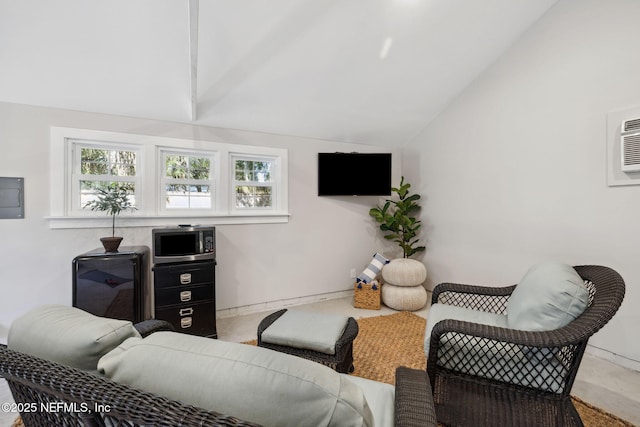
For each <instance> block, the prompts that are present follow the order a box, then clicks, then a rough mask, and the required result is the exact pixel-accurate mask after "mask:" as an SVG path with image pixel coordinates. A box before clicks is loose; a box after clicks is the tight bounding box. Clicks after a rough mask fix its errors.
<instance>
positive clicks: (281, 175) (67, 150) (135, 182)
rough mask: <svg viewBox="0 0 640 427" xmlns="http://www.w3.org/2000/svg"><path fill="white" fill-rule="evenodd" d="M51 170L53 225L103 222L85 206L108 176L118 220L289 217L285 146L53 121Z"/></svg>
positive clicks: (131, 222) (236, 220) (143, 222)
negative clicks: (124, 209)
mask: <svg viewBox="0 0 640 427" xmlns="http://www.w3.org/2000/svg"><path fill="white" fill-rule="evenodd" d="M50 170H51V187H50V193H51V199H50V204H51V216H50V217H49V224H50V226H51V227H52V228H89V227H99V226H103V222H104V221H105V218H104V217H105V216H103V215H98V214H97V213H96V212H92V211H91V210H90V209H83V206H84V205H86V203H87V202H89V201H91V200H93V199H95V197H96V194H97V193H98V190H100V189H104V188H106V187H107V186H109V185H113V184H116V185H119V186H121V187H125V188H126V189H127V190H128V192H129V194H130V200H131V202H132V203H133V204H134V206H135V207H136V208H137V210H136V211H135V213H130V212H128V213H126V214H124V215H122V218H121V219H119V221H118V222H119V224H120V225H121V226H124V227H126V226H167V225H177V224H185V223H192V224H195V223H199V224H206V223H210V224H241V223H278V222H287V221H288V216H289V214H288V212H287V209H288V208H287V206H288V195H287V188H288V187H287V183H288V178H287V150H285V149H280V148H272V147H258V146H248V145H240V144H228V143H220V142H210V141H192V140H185V139H176V138H166V137H157V136H148V135H132V134H124V133H115V132H103V131H93V130H86V129H71V128H57V127H52V128H51V162H50Z"/></svg>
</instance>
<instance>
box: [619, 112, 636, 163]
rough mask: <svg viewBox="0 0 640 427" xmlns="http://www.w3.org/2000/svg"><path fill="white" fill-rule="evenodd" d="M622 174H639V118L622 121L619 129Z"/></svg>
mask: <svg viewBox="0 0 640 427" xmlns="http://www.w3.org/2000/svg"><path fill="white" fill-rule="evenodd" d="M620 130H621V132H620V160H621V170H622V172H640V118H638V119H631V120H624V121H623V122H622V126H621V128H620Z"/></svg>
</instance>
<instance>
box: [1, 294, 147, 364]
mask: <svg viewBox="0 0 640 427" xmlns="http://www.w3.org/2000/svg"><path fill="white" fill-rule="evenodd" d="M130 337H140V334H139V333H138V331H136V329H135V328H134V327H133V324H132V323H131V322H129V321H127V320H116V319H108V318H104V317H98V316H94V315H93V314H90V313H87V312H86V311H82V310H80V309H78V308H74V307H67V306H63V305H43V306H40V307H37V308H34V309H33V310H31V311H29V312H28V313H26V314H24V315H23V316H21V317H19V318H18V319H16V320H15V321H14V322H13V323H12V325H11V328H10V329H9V336H8V338H7V345H8V347H9V348H10V349H12V350H16V351H19V352H22V353H26V354H29V355H31V356H36V357H39V358H41V359H47V360H50V361H53V362H57V363H60V364H63V365H67V366H71V367H73V368H78V369H82V370H85V371H90V372H97V365H98V360H99V359H100V358H101V357H102V356H104V355H105V354H106V353H108V352H109V351H111V350H113V349H114V348H116V347H117V346H118V345H119V344H120V343H121V342H123V341H124V340H126V339H127V338H130Z"/></svg>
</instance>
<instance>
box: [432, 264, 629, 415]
mask: <svg viewBox="0 0 640 427" xmlns="http://www.w3.org/2000/svg"><path fill="white" fill-rule="evenodd" d="M574 268H575V270H576V271H577V273H578V274H579V275H580V277H581V278H582V279H584V281H585V284H586V286H587V289H588V291H589V304H588V306H587V308H586V310H585V311H584V312H583V313H582V314H581V315H580V316H579V317H578V318H577V319H575V320H574V321H572V322H571V323H569V324H568V325H567V326H564V327H562V328H559V329H556V330H553V331H543V332H529V331H521V330H512V329H507V328H501V327H494V326H487V325H481V324H475V323H471V322H462V321H457V320H442V321H440V322H438V323H437V324H436V325H435V326H434V327H433V330H432V333H431V338H430V341H429V356H428V362H427V373H428V376H429V378H430V381H431V386H432V388H433V395H434V403H435V409H436V415H437V418H438V423H439V424H442V425H445V426H500V427H504V426H536V427H538V426H582V425H583V424H582V421H581V419H580V416H579V415H578V413H577V411H576V409H575V408H574V406H573V404H572V402H571V399H570V395H569V393H570V391H571V387H572V386H573V382H574V380H575V377H576V374H577V372H578V367H579V366H580V362H581V360H582V356H583V354H584V351H585V348H586V346H587V341H588V339H589V337H591V335H593V334H594V333H595V332H597V331H598V330H599V329H600V328H602V327H603V326H604V325H605V324H606V323H607V322H608V321H609V320H610V319H611V318H612V317H613V315H614V314H615V312H616V311H617V310H618V308H619V307H620V304H621V303H622V299H623V297H624V292H625V285H624V281H623V280H622V278H621V277H620V275H619V274H618V273H617V272H615V271H614V270H612V269H610V268H607V267H602V266H577V267H574ZM514 289H515V286H509V287H501V288H493V287H481V286H472V285H462V284H453V283H442V284H439V285H438V286H436V288H435V289H434V292H433V296H432V303H433V304H435V303H440V304H449V305H456V306H460V307H466V308H471V309H475V310H480V311H487V312H492V313H498V314H505V313H506V307H507V301H508V299H509V296H510V295H511V293H512V292H513V290H514ZM444 342H448V343H449V344H450V343H452V342H455V343H456V345H454V347H455V348H456V349H458V351H455V352H454V351H451V350H450V349H451V346H450V345H449V350H447V349H446V347H447V346H446V345H443V343H444ZM461 349H462V350H463V351H460V350H461ZM465 349H466V350H471V351H465ZM505 349H506V350H507V351H516V350H517V351H518V352H521V353H519V354H524V355H528V356H531V357H536V358H537V359H536V363H531V362H530V359H528V358H527V357H523V358H522V359H523V360H525V361H527V363H525V362H519V361H517V360H516V361H509V362H508V363H505V362H504V360H502V359H500V358H496V357H494V356H495V354H496V352H504V351H505ZM454 353H455V354H454ZM487 360H489V361H490V363H482V361H487ZM523 378H534V379H535V380H536V381H534V382H539V383H540V384H539V386H532V385H531V382H530V381H528V380H527V381H523ZM549 378H551V379H549ZM523 383H526V384H527V385H526V386H525V385H523Z"/></svg>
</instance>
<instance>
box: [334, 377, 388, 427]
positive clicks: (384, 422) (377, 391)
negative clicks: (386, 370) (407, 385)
mask: <svg viewBox="0 0 640 427" xmlns="http://www.w3.org/2000/svg"><path fill="white" fill-rule="evenodd" d="M340 375H342V376H344V377H345V378H347V379H348V380H349V381H351V382H352V383H354V384H355V385H357V386H358V387H360V389H361V390H362V392H363V393H364V397H365V399H367V402H368V403H369V407H370V408H371V412H372V413H373V421H374V424H375V426H376V427H384V426H393V425H394V421H395V419H394V417H395V399H396V389H395V387H393V386H392V385H391V384H385V383H381V382H379V381H373V380H369V379H366V378H361V377H356V376H354V375H347V374H340Z"/></svg>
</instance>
